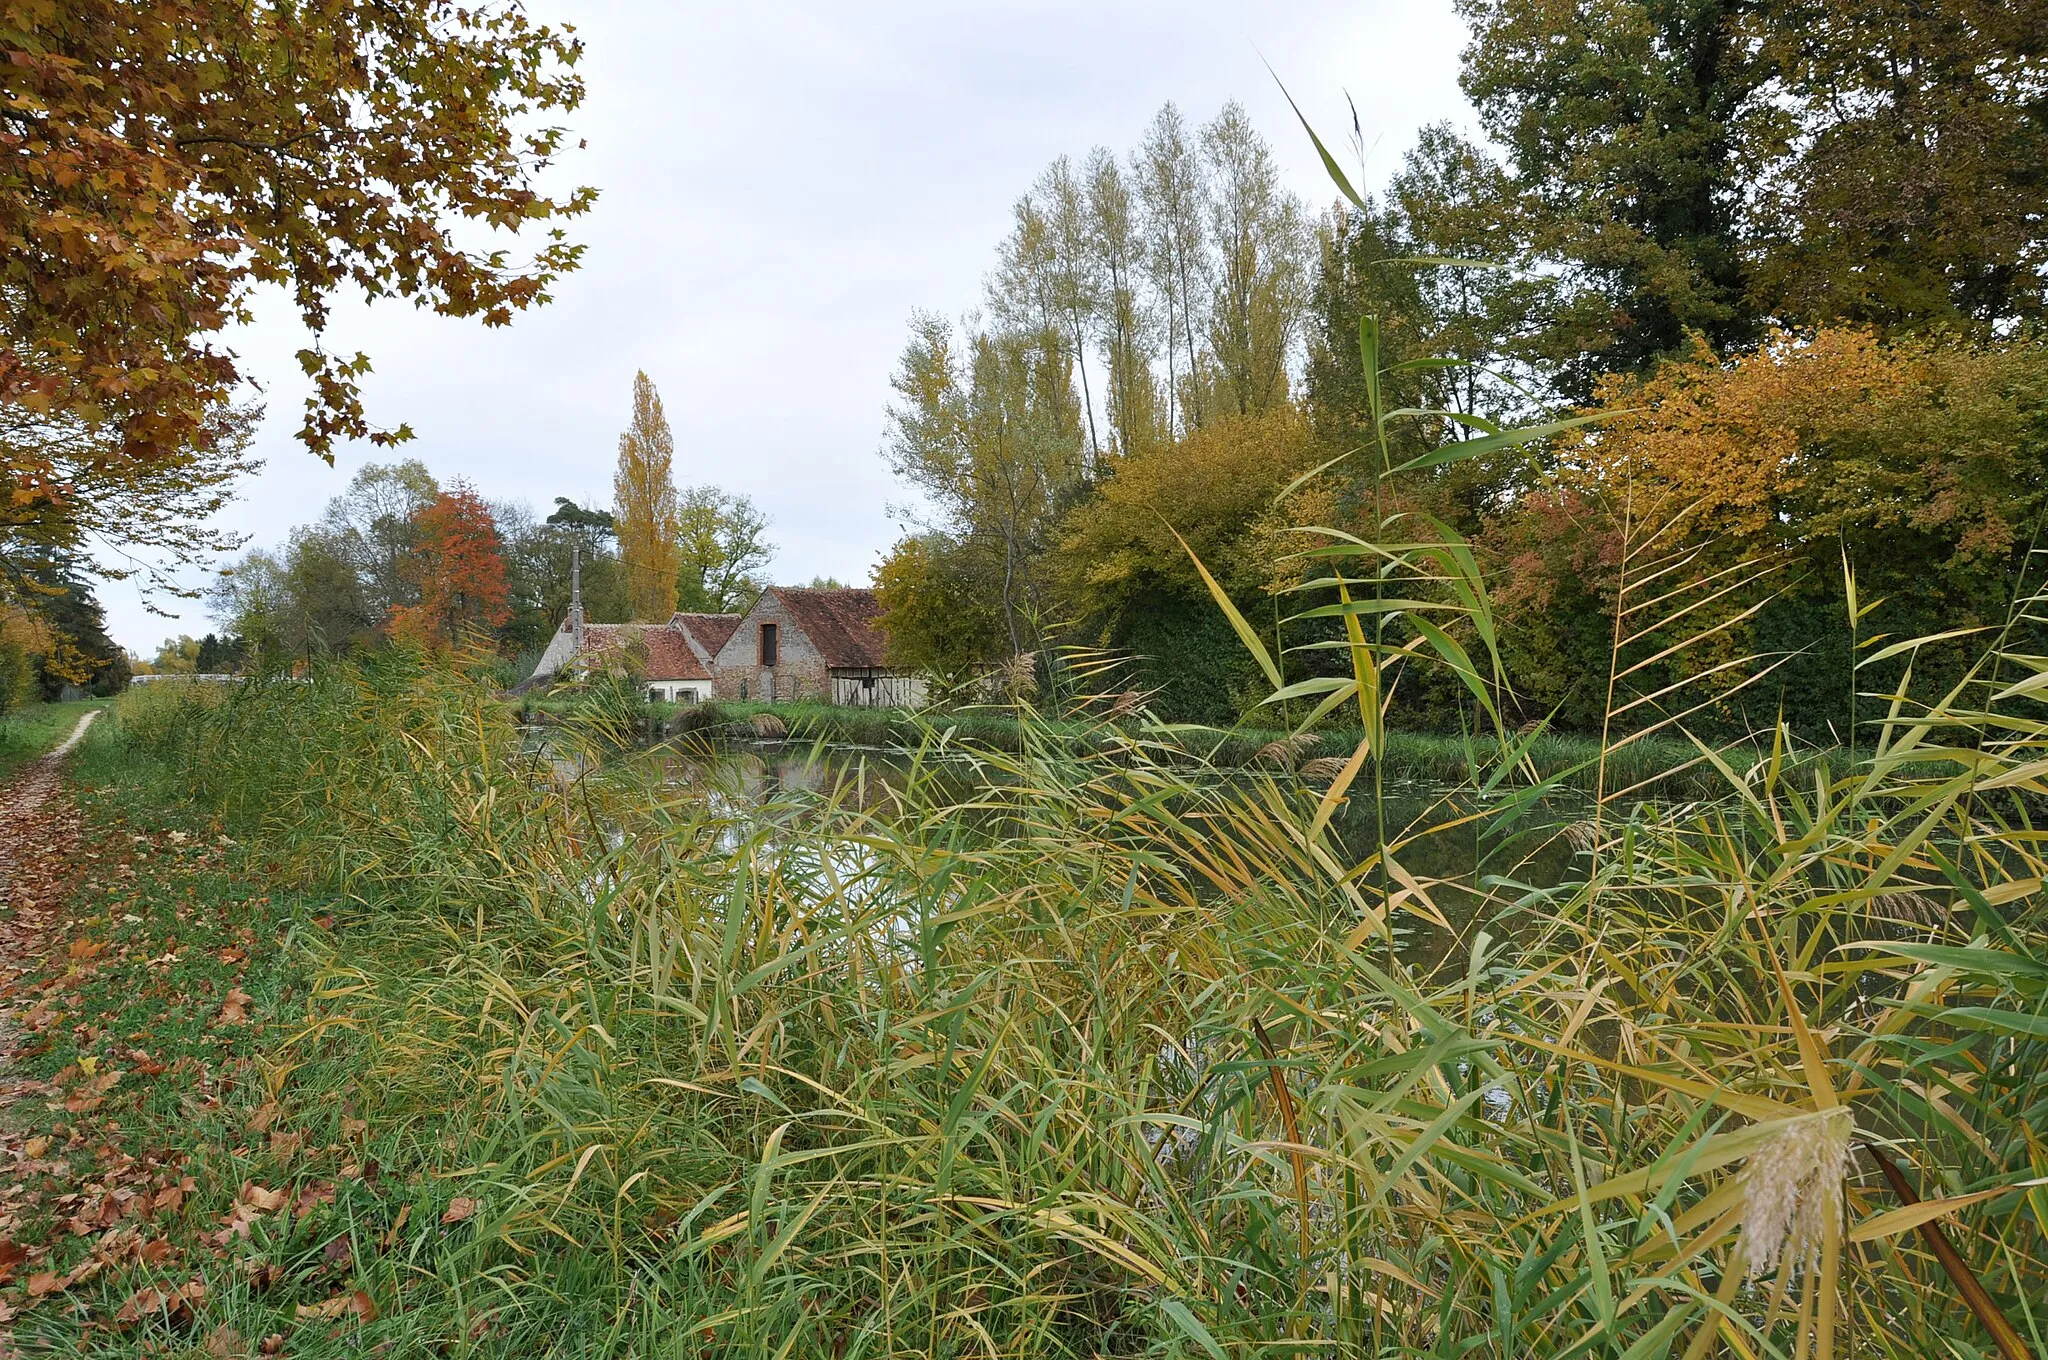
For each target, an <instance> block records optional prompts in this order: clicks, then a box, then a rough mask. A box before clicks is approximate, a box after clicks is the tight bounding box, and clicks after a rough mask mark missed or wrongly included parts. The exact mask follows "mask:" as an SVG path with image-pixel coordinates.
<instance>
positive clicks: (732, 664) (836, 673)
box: [712, 586, 925, 708]
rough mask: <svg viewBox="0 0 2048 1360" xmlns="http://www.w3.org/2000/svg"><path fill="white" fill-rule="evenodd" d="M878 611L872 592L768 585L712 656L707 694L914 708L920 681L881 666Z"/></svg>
mask: <svg viewBox="0 0 2048 1360" xmlns="http://www.w3.org/2000/svg"><path fill="white" fill-rule="evenodd" d="M881 612H882V607H881V605H880V603H879V602H878V601H877V600H876V599H875V592H874V591H872V590H811V589H806V588H800V587H796V586H770V587H768V589H766V590H764V591H762V592H761V598H760V599H758V600H756V601H754V607H753V608H752V609H749V610H748V611H747V612H746V614H745V615H744V616H743V617H742V618H741V619H740V622H739V626H738V627H737V628H735V629H734V630H733V632H732V636H731V637H730V638H729V639H728V640H727V641H726V643H725V645H724V646H723V647H722V648H720V649H719V651H718V652H717V654H716V657H715V658H714V660H715V664H714V665H713V667H712V676H713V686H714V688H715V691H716V693H717V695H718V697H719V698H721V699H755V700H760V701H763V702H767V703H791V702H795V701H797V700H802V699H809V700H813V701H818V702H823V703H833V704H848V705H851V706H854V707H858V708H898V707H914V706H916V705H919V704H922V703H923V702H924V701H925V684H924V680H923V679H922V678H921V677H919V676H918V675H916V674H914V673H912V672H909V671H904V670H898V669H894V668H892V667H891V666H890V665H889V662H888V655H887V653H888V639H887V638H886V637H885V636H884V635H883V633H882V630H881V629H880V628H877V627H876V626H875V620H876V618H878V617H879V616H880V615H881Z"/></svg>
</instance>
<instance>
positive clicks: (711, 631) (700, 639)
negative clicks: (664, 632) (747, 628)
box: [668, 614, 741, 656]
mask: <svg viewBox="0 0 2048 1360" xmlns="http://www.w3.org/2000/svg"><path fill="white" fill-rule="evenodd" d="M740 617H741V616H740V615H738V614H677V615H676V616H675V617H674V618H671V619H670V620H669V621H668V626H669V627H671V628H681V629H683V630H684V631H685V632H687V633H688V634H689V635H690V636H691V637H693V638H695V639H697V645H698V646H699V647H702V648H703V649H704V655H706V656H717V655H718V649H719V648H720V647H723V646H724V645H725V644H726V643H728V642H730V641H731V640H732V635H733V633H734V631H735V630H737V629H738V628H739V626H740Z"/></svg>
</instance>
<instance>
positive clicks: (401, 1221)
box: [384, 1204, 412, 1250]
mask: <svg viewBox="0 0 2048 1360" xmlns="http://www.w3.org/2000/svg"><path fill="white" fill-rule="evenodd" d="M411 1217H412V1206H411V1205H410V1204H401V1205H399V1206H398V1217H397V1218H396V1219H394V1220H392V1223H391V1228H390V1230H389V1231H388V1232H386V1233H385V1234H384V1246H385V1249H386V1250H389V1249H390V1248H391V1247H393V1246H395V1245H397V1242H398V1234H400V1233H401V1232H404V1231H405V1220H407V1219H408V1218H411Z"/></svg>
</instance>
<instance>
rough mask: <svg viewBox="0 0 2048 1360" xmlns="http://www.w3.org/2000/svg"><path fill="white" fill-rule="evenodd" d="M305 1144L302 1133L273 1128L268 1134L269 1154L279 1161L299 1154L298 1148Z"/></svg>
mask: <svg viewBox="0 0 2048 1360" xmlns="http://www.w3.org/2000/svg"><path fill="white" fill-rule="evenodd" d="M305 1145H306V1135H305V1134H304V1133H285V1132H283V1131H281V1130H273V1131H272V1133H271V1135H270V1155H271V1156H272V1157H273V1158H275V1159H276V1160H277V1161H280V1162H289V1161H290V1160H291V1159H292V1158H294V1157H296V1156H298V1155H299V1149H300V1148H302V1147H304V1146H305Z"/></svg>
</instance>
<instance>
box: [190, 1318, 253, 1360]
mask: <svg viewBox="0 0 2048 1360" xmlns="http://www.w3.org/2000/svg"><path fill="white" fill-rule="evenodd" d="M200 1349H202V1350H204V1351H205V1352H206V1354H207V1356H208V1357H209V1358H210V1360H249V1343H248V1342H246V1341H244V1340H243V1339H242V1334H241V1333H240V1332H238V1331H236V1330H235V1329H234V1328H232V1327H230V1326H228V1325H227V1324H226V1323H225V1322H223V1323H222V1324H221V1325H220V1326H218V1327H216V1328H214V1329H213V1330H212V1331H210V1332H208V1333H207V1334H206V1341H205V1343H204V1344H203V1345H202V1346H201V1347H200Z"/></svg>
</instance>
